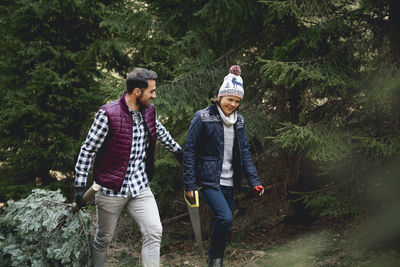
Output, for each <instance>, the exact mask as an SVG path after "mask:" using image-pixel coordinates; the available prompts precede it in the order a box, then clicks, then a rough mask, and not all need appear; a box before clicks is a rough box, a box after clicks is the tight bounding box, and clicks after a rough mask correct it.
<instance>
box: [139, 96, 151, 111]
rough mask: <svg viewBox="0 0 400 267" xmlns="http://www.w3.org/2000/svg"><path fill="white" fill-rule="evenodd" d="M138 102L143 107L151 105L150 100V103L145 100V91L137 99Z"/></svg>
mask: <svg viewBox="0 0 400 267" xmlns="http://www.w3.org/2000/svg"><path fill="white" fill-rule="evenodd" d="M136 102H137V103H138V104H139V106H140V107H141V108H148V107H149V106H150V101H149V102H148V103H145V102H144V101H143V93H142V94H141V95H140V96H139V98H137V99H136Z"/></svg>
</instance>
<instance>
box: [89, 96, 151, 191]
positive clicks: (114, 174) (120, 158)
mask: <svg viewBox="0 0 400 267" xmlns="http://www.w3.org/2000/svg"><path fill="white" fill-rule="evenodd" d="M101 109H103V110H105V112H106V115H107V120H108V134H107V137H106V139H105V141H104V143H103V145H102V147H101V148H100V149H99V151H98V152H97V153H96V159H95V162H94V165H93V175H94V180H95V181H96V183H98V184H100V185H102V186H104V187H107V188H109V189H112V190H114V191H117V192H118V191H120V189H121V186H122V183H123V182H124V178H125V174H126V169H127V168H128V164H129V158H130V155H131V147H132V131H133V120H132V115H131V114H130V112H129V109H128V106H127V105H126V102H125V93H124V94H122V96H121V99H120V100H115V101H113V102H111V103H108V104H106V105H104V106H102V107H101ZM140 111H141V113H142V116H143V119H144V121H145V125H146V128H147V130H148V131H149V132H150V136H151V138H150V145H149V147H148V149H147V150H146V173H147V176H148V179H149V181H151V179H152V178H153V173H154V153H155V148H156V110H155V107H154V105H153V104H150V106H149V107H148V108H143V109H141V110H140Z"/></svg>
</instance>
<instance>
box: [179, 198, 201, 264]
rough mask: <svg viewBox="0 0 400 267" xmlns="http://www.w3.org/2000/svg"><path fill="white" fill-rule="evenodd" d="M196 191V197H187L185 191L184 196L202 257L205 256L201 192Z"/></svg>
mask: <svg viewBox="0 0 400 267" xmlns="http://www.w3.org/2000/svg"><path fill="white" fill-rule="evenodd" d="M193 192H194V198H193V199H192V198H187V197H186V194H185V193H183V196H184V198H185V201H186V205H187V207H188V210H189V216H190V221H191V222H192V227H193V232H194V237H195V239H196V242H197V250H198V252H199V255H200V257H204V250H203V243H202V240H203V239H202V237H201V228H200V214H199V204H200V203H199V192H198V191H197V190H195V191H193Z"/></svg>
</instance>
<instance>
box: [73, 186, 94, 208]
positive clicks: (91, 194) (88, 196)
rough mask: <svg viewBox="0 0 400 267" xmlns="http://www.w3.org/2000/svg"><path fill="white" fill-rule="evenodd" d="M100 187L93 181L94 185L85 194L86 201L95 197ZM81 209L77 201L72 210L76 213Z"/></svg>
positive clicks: (83, 197)
mask: <svg viewBox="0 0 400 267" xmlns="http://www.w3.org/2000/svg"><path fill="white" fill-rule="evenodd" d="M99 189H100V185H98V184H96V183H93V185H92V186H91V187H90V188H89V189H88V190H87V191H86V192H85V194H83V196H82V199H83V200H84V201H85V202H88V201H89V200H90V199H92V198H93V197H94V195H95V194H96V193H97V191H99ZM79 209H80V208H79V207H78V205H76V203H75V204H74V206H73V207H72V209H71V212H73V213H76V212H78V211H79Z"/></svg>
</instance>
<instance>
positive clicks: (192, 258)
mask: <svg viewBox="0 0 400 267" xmlns="http://www.w3.org/2000/svg"><path fill="white" fill-rule="evenodd" d="M290 213H291V209H290V205H289V203H288V202H287V201H286V200H284V198H281V199H280V198H277V197H276V196H274V197H272V196H270V197H266V198H264V199H262V200H261V201H260V200H255V199H245V200H243V201H242V202H241V203H240V204H239V206H238V209H237V210H235V217H234V223H233V226H232V234H231V238H230V242H229V244H228V246H227V249H226V253H225V259H224V266H229V267H239V266H240V267H242V266H247V267H255V266H271V267H275V266H276V267H281V266H282V267H287V266H296V267H303V266H304V267H309V266H390V267H391V266H400V255H399V250H397V251H396V250H395V249H393V247H388V248H381V249H380V250H379V251H377V250H368V249H365V248H363V247H362V246H360V244H358V242H357V238H358V237H357V235H355V234H354V232H356V231H357V229H358V228H359V225H358V224H357V223H356V222H354V221H353V220H351V219H347V220H343V219H339V220H338V219H334V220H320V221H316V222H314V223H312V224H310V225H307V226H304V225H297V226H294V225H292V224H288V223H287V218H288V217H289V216H290ZM203 239H206V238H203ZM139 240H140V235H139V232H138V229H137V228H136V226H135V224H134V223H132V221H131V219H130V218H129V216H128V215H127V214H125V215H123V217H122V218H121V219H120V221H119V224H118V229H117V232H116V235H115V237H114V241H113V243H112V245H111V247H110V250H109V254H110V255H109V258H108V260H107V264H106V266H108V267H117V266H118V267H125V266H140V265H139V262H140V247H141V243H140V241H139ZM203 247H204V248H205V249H206V250H207V248H208V240H204V241H203ZM205 262H206V259H205V258H204V259H201V258H200V257H199V256H198V255H197V247H196V243H195V240H194V236H193V233H192V228H191V224H190V221H189V218H188V217H186V218H183V219H181V220H178V221H176V222H174V223H171V224H166V225H164V226H163V241H162V244H161V264H162V266H165V267H167V266H188V267H202V266H205ZM382 264H383V265H382Z"/></svg>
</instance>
